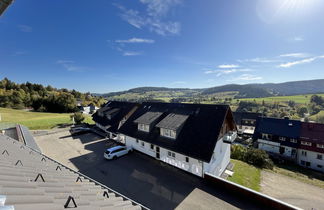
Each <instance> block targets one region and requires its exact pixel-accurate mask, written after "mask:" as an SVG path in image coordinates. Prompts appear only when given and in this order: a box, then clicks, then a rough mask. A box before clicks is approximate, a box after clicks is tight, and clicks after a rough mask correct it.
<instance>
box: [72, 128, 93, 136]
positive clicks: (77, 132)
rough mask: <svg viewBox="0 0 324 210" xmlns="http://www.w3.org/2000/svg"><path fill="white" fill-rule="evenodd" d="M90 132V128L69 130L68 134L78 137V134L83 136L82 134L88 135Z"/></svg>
mask: <svg viewBox="0 0 324 210" xmlns="http://www.w3.org/2000/svg"><path fill="white" fill-rule="evenodd" d="M90 131H91V128H83V127H78V128H71V129H70V132H71V134H72V135H79V134H83V133H88V132H90Z"/></svg>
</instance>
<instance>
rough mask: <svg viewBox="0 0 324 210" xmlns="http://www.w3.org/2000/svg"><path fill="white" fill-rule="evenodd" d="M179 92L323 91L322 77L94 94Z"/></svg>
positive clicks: (255, 93) (263, 94)
mask: <svg viewBox="0 0 324 210" xmlns="http://www.w3.org/2000/svg"><path fill="white" fill-rule="evenodd" d="M164 91H168V92H181V93H182V94H183V95H186V96H194V95H199V94H201V95H211V94H216V93H222V92H237V95H236V98H261V97H270V96H285V95H287V96H289V95H300V94H317V93H324V79H317V80H305V81H293V82H284V83H264V84H258V83H256V84H246V85H238V84H229V85H222V86H215V87H211V88H201V89H190V88H166V87H137V88H132V89H129V90H126V91H120V92H111V93H106V94H94V95H97V96H103V97H114V96H119V95H122V94H131V93H136V94H143V93H147V92H152V93H154V92H164Z"/></svg>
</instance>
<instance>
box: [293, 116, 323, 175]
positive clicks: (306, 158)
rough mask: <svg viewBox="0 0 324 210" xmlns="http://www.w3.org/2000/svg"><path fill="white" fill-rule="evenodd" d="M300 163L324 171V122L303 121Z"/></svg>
mask: <svg viewBox="0 0 324 210" xmlns="http://www.w3.org/2000/svg"><path fill="white" fill-rule="evenodd" d="M298 164H299V165H301V166H304V167H308V168H312V169H314V170H319V171H322V172H324V124H318V123H308V122H302V124H301V132H300V146H299V149H298Z"/></svg>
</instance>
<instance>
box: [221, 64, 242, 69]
mask: <svg viewBox="0 0 324 210" xmlns="http://www.w3.org/2000/svg"><path fill="white" fill-rule="evenodd" d="M238 67H240V66H238V65H235V64H223V65H219V66H218V68H220V69H235V68H238Z"/></svg>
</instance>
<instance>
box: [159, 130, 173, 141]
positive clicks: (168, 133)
mask: <svg viewBox="0 0 324 210" xmlns="http://www.w3.org/2000/svg"><path fill="white" fill-rule="evenodd" d="M160 132H161V136H164V137H168V138H171V139H176V137H177V132H176V131H174V130H170V129H165V128H161V129H160Z"/></svg>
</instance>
